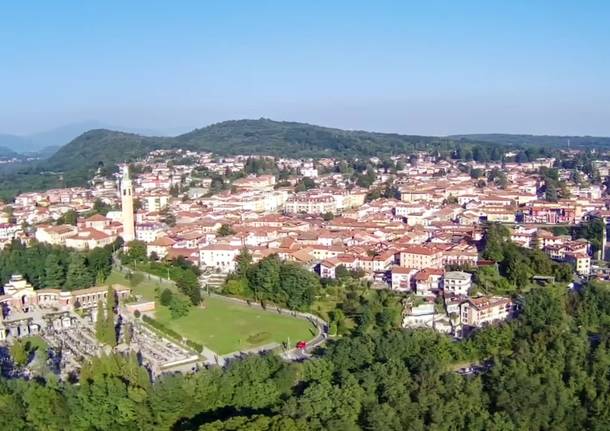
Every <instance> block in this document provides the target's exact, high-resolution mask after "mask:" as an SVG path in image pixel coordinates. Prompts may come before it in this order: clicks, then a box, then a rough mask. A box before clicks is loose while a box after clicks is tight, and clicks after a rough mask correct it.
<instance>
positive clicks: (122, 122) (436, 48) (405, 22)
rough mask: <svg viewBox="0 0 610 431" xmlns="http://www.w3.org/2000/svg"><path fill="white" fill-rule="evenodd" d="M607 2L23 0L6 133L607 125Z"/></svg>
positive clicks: (0, 28)
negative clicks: (288, 124)
mask: <svg viewBox="0 0 610 431" xmlns="http://www.w3.org/2000/svg"><path fill="white" fill-rule="evenodd" d="M609 23H610V2H607V1H579V2H577V1H570V2H568V1H550V0H549V1H536V0H530V1H518V0H516V1H510V2H507V1H493V0H488V1H418V2H411V1H394V2H390V1H362V2H359V1H355V0H351V1H322V0H319V1H315V0H312V1H306V2H305V1H303V2H289V1H273V2H271V1H269V2H265V1H242V2H238V1H229V0H226V1H216V2H212V1H193V2H188V1H178V2H169V1H167V2H160V1H111V0H105V1H76V0H75V1H60V0H55V1H53V2H49V1H38V2H37V1H27V2H26V1H22V2H17V1H13V2H6V3H3V5H2V8H0V132H5V133H30V132H35V131H39V130H44V129H46V128H51V127H55V126H60V125H63V124H67V123H72V122H78V121H84V120H97V121H100V122H103V123H106V124H112V125H117V126H123V127H133V128H148V129H155V130H160V131H172V130H181V129H189V128H193V127H201V126H204V125H207V124H209V123H212V122H217V121H222V120H226V119H237V118H258V117H268V118H273V119H278V120H294V121H305V122H310V123H316V124H322V125H328V126H336V127H342V128H349V129H365V130H378V131H392V132H402V133H419V134H436V135H443V134H450V133H471V132H511V133H553V134H590V135H610V25H609Z"/></svg>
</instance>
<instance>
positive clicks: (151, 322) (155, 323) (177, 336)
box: [142, 315, 203, 353]
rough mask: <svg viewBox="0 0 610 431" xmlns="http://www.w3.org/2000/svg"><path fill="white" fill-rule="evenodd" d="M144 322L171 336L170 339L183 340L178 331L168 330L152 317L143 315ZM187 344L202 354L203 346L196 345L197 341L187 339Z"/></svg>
mask: <svg viewBox="0 0 610 431" xmlns="http://www.w3.org/2000/svg"><path fill="white" fill-rule="evenodd" d="M142 320H144V321H145V322H146V323H148V324H149V325H150V326H152V327H153V328H155V329H158V330H159V331H161V332H163V333H164V334H166V335H169V336H170V337H172V338H174V339H176V340H178V341H182V340H183V337H182V336H181V335H180V334H178V333H177V332H176V331H174V330H173V329H171V328H168V327H167V326H165V325H164V324H163V323H161V322H159V321H158V320H155V319H153V318H152V317H148V316H147V315H142ZM185 342H186V345H187V346H189V347H190V348H192V349H194V350H195V351H196V352H197V353H201V351H202V350H203V345H201V344H199V343H196V342H195V341H192V340H189V339H186V341H185Z"/></svg>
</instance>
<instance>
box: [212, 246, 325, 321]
mask: <svg viewBox="0 0 610 431" xmlns="http://www.w3.org/2000/svg"><path fill="white" fill-rule="evenodd" d="M236 260H237V269H236V271H235V272H234V273H233V274H231V275H230V276H229V277H228V279H227V282H226V283H225V285H224V287H223V291H224V293H226V294H229V295H236V296H241V297H244V298H250V299H253V300H255V301H260V302H263V303H264V302H265V301H269V302H272V303H274V304H277V305H281V306H284V307H288V308H290V309H292V310H301V311H307V310H309V307H310V306H311V304H313V301H314V299H315V295H316V293H317V292H318V291H319V289H320V280H319V278H318V276H317V275H316V274H314V273H312V272H311V271H308V270H307V269H305V268H303V267H302V266H300V265H298V264H296V263H293V262H286V261H283V260H281V259H280V258H279V257H278V256H277V255H271V256H267V257H265V258H264V259H261V260H260V261H259V262H257V263H256V264H252V255H250V253H249V252H248V251H247V250H245V249H244V250H243V251H242V252H241V253H240V254H239V256H237V258H236Z"/></svg>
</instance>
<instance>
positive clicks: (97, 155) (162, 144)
mask: <svg viewBox="0 0 610 431" xmlns="http://www.w3.org/2000/svg"><path fill="white" fill-rule="evenodd" d="M449 141H450V140H448V139H446V138H436V137H429V136H409V135H399V134H389V133H374V132H364V131H347V130H341V129H332V128H328V127H321V126H314V125H311V124H304V123H294V122H279V121H272V120H267V119H260V120H235V121H225V122H222V123H217V124H213V125H210V126H208V127H204V128H202V129H196V130H193V131H192V132H189V133H186V134H183V135H180V136H176V137H174V138H160V137H159V138H157V137H146V136H141V135H136V134H131V133H123V132H115V131H112V130H105V129H99V130H91V131H88V132H86V133H84V134H82V135H81V136H79V137H78V138H76V139H74V140H73V141H72V142H70V143H68V144H66V145H64V146H63V147H62V148H61V149H60V150H59V151H57V153H55V154H54V155H53V156H52V157H51V158H50V159H49V160H48V161H47V163H45V165H46V166H47V168H48V169H51V170H58V171H61V170H69V169H74V168H75V167H88V168H93V167H95V166H97V165H98V163H99V162H103V163H104V164H114V163H116V162H119V161H125V160H131V159H134V158H137V157H139V156H142V155H144V154H146V153H147V152H149V151H151V150H154V149H159V148H184V149H191V150H199V151H211V152H214V153H217V154H223V155H230V154H268V155H276V156H291V157H299V156H300V157H321V156H344V157H366V156H373V155H376V156H377V155H391V154H397V153H404V152H409V151H413V150H415V149H429V148H430V147H431V146H436V147H439V148H443V147H447V146H448V145H450V144H451V142H449Z"/></svg>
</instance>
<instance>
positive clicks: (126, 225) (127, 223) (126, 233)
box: [121, 164, 136, 243]
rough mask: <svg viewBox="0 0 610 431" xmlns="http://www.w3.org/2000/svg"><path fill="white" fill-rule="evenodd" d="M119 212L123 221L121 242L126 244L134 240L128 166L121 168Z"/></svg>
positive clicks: (131, 194) (131, 191) (131, 195)
mask: <svg viewBox="0 0 610 431" xmlns="http://www.w3.org/2000/svg"><path fill="white" fill-rule="evenodd" d="M121 212H122V219H123V240H124V241H125V242H126V243H127V242H129V241H133V240H134V239H136V235H135V223H134V219H133V185H132V183H131V178H129V166H128V165H127V164H125V165H124V166H123V177H122V178H121Z"/></svg>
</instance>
